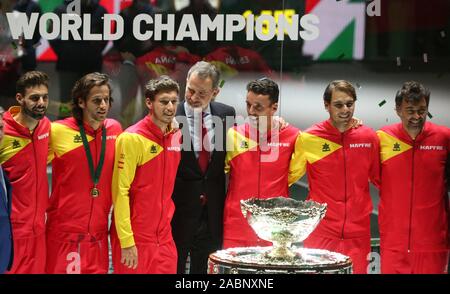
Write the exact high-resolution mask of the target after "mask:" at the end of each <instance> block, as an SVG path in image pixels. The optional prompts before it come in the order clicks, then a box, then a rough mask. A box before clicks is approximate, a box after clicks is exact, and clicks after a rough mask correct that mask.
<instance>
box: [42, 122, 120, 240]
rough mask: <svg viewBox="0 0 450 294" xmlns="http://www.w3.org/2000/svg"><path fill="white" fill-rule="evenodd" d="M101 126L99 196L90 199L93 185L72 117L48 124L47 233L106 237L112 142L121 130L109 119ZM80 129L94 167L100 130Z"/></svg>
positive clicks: (109, 202) (87, 127) (97, 155)
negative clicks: (49, 184) (50, 157)
mask: <svg viewBox="0 0 450 294" xmlns="http://www.w3.org/2000/svg"><path fill="white" fill-rule="evenodd" d="M103 125H104V127H106V152H105V159H104V164H103V168H102V173H101V176H100V179H99V183H98V185H97V187H98V189H99V190H100V195H99V196H98V197H97V198H93V197H92V196H91V189H92V187H93V182H92V179H91V174H90V171H89V164H88V160H87V157H86V153H85V150H84V147H83V142H82V140H81V136H80V131H79V127H78V123H77V122H76V120H75V119H74V118H72V117H71V118H67V119H64V120H60V121H57V122H54V123H52V131H51V142H50V147H51V149H50V150H51V152H52V153H53V154H54V156H55V157H54V159H53V161H52V168H53V175H52V177H53V178H52V194H51V197H50V206H49V208H48V210H47V213H48V220H47V228H48V229H49V230H54V231H56V232H59V233H67V234H73V235H75V236H78V235H85V234H86V235H87V234H92V235H95V234H97V233H107V231H108V214H109V211H110V209H111V203H112V197H111V179H112V174H113V166H114V150H115V140H116V137H117V136H118V135H119V134H120V133H121V131H122V128H121V126H120V124H119V123H118V122H117V121H115V120H113V119H106V120H105V121H104V124H103ZM83 126H84V129H85V131H86V136H87V139H88V142H89V147H90V150H91V154H92V158H93V160H94V166H95V167H96V166H97V163H98V161H99V158H100V151H101V146H102V142H101V141H102V128H99V129H97V130H96V131H94V130H93V129H92V128H91V127H90V126H89V125H87V124H86V123H84V124H83ZM67 237H68V238H69V237H70V236H67ZM74 238H75V239H76V237H74ZM66 241H69V240H66Z"/></svg>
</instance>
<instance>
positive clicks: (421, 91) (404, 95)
mask: <svg viewBox="0 0 450 294" xmlns="http://www.w3.org/2000/svg"><path fill="white" fill-rule="evenodd" d="M422 98H425V101H426V103H427V107H428V104H429V103H430V90H428V89H427V88H425V87H424V86H423V85H422V84H421V83H419V82H415V81H409V82H405V83H404V84H403V86H402V88H401V89H400V90H398V91H397V94H396V95H395V106H396V107H400V105H402V101H403V100H405V101H407V102H412V103H417V102H419V101H420V100H421V99H422Z"/></svg>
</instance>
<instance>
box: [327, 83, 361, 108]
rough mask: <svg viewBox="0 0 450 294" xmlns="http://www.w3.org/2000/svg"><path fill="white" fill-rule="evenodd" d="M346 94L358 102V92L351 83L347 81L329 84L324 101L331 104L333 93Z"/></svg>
mask: <svg viewBox="0 0 450 294" xmlns="http://www.w3.org/2000/svg"><path fill="white" fill-rule="evenodd" d="M335 90H336V91H339V92H344V93H345V94H347V95H349V96H350V97H352V98H353V99H354V101H356V90H355V87H353V85H352V84H351V83H350V82H349V81H345V80H335V81H332V82H331V83H329V84H328V86H327V88H326V89H325V92H324V93H323V101H325V102H327V103H330V102H331V96H332V95H333V91H335Z"/></svg>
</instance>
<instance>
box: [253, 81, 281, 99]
mask: <svg viewBox="0 0 450 294" xmlns="http://www.w3.org/2000/svg"><path fill="white" fill-rule="evenodd" d="M247 91H248V92H253V93H255V94H259V95H269V100H270V102H271V103H272V104H273V103H277V102H278V98H279V95H280V90H279V89H278V84H277V83H275V82H274V81H273V80H271V79H269V78H261V79H258V80H254V81H251V82H249V83H248V84H247Z"/></svg>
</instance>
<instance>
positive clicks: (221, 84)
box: [219, 80, 225, 88]
mask: <svg viewBox="0 0 450 294" xmlns="http://www.w3.org/2000/svg"><path fill="white" fill-rule="evenodd" d="M224 84H225V80H221V81H220V85H219V87H220V88H222V87H223V85H224Z"/></svg>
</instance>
